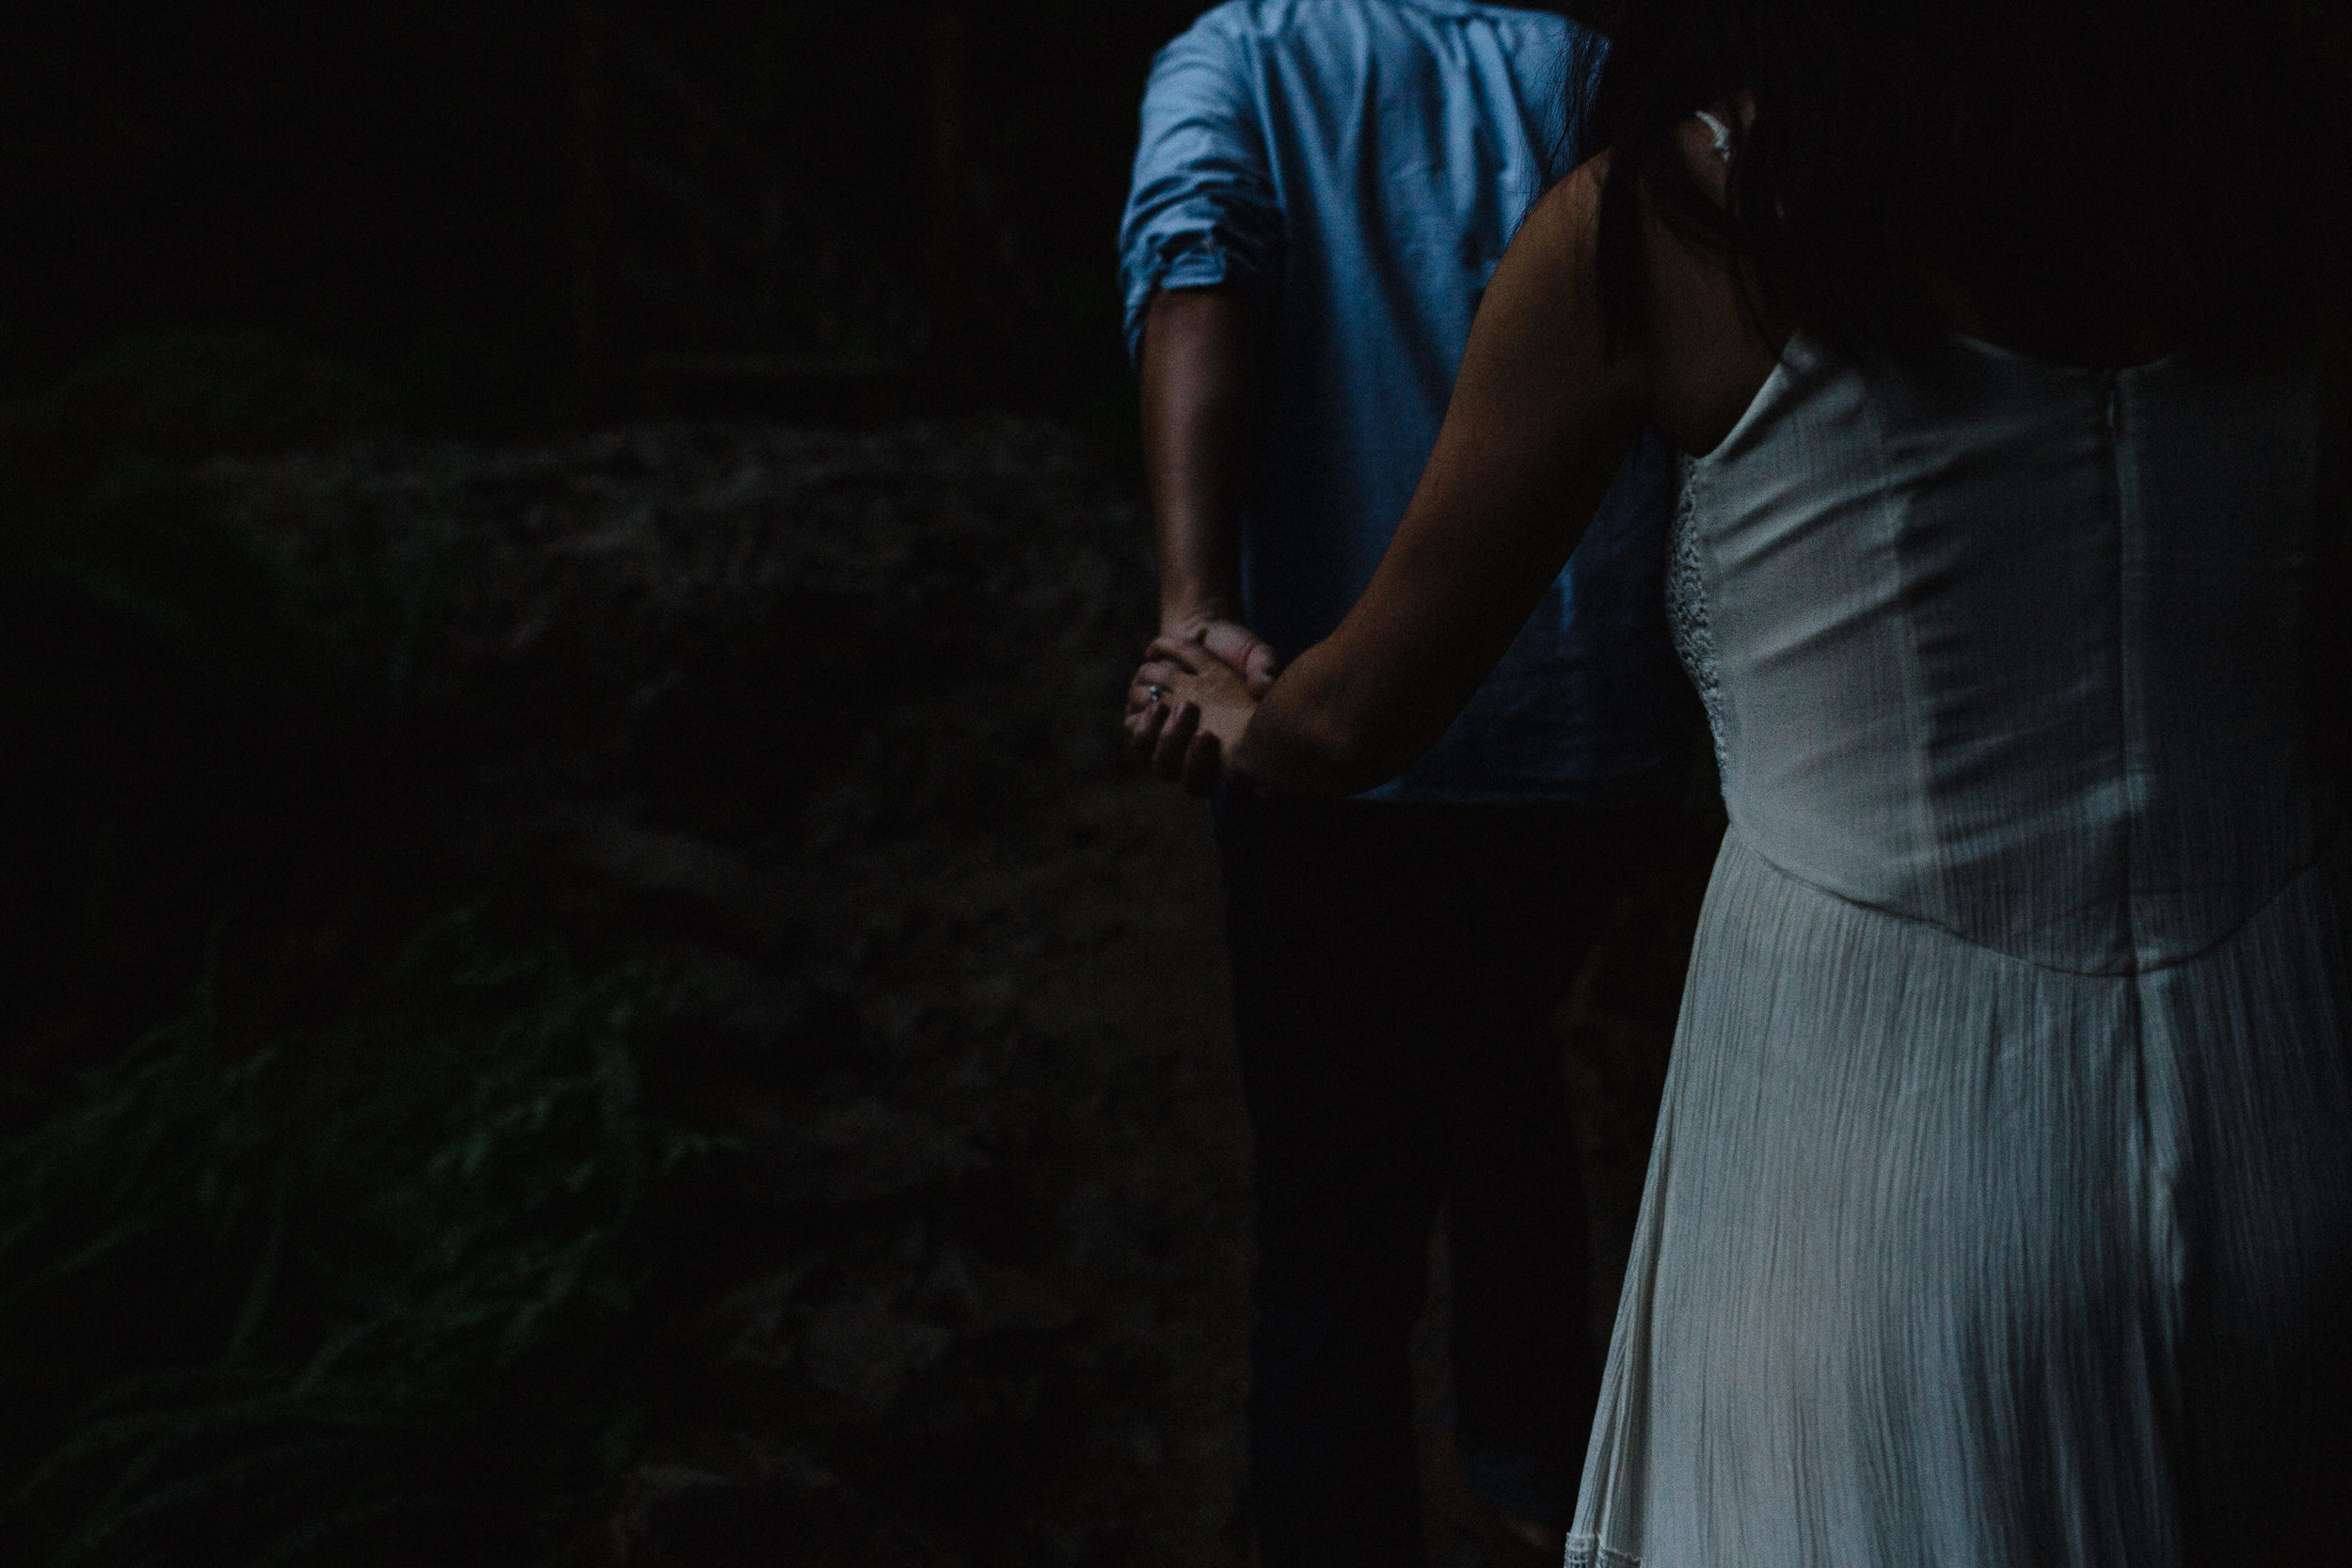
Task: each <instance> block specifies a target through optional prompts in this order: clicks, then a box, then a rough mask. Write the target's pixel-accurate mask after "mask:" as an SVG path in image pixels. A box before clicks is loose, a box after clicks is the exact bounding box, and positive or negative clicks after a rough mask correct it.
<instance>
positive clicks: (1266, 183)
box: [1120, 23, 1282, 355]
mask: <svg viewBox="0 0 2352 1568" xmlns="http://www.w3.org/2000/svg"><path fill="white" fill-rule="evenodd" d="M1281 250H1282V214H1281V206H1280V203H1279V199H1278V198H1277V195H1276V191H1275V185H1274V176H1273V170H1272V165H1271V161H1270V159H1269V158H1268V156H1267V150H1266V141H1265V127H1264V124H1263V119H1262V117H1261V114H1260V111H1259V106H1258V102H1257V98H1256V95H1255V93H1254V91H1253V90H1252V84H1251V81H1250V77H1249V72H1248V68H1247V63H1246V53H1245V51H1244V50H1243V49H1242V48H1241V47H1240V46H1239V44H1238V41H1237V40H1234V39H1233V38H1232V37H1231V36H1230V35H1229V34H1228V33H1227V32H1226V31H1225V30H1223V29H1221V28H1219V27H1216V26H1215V25H1213V24H1208V23H1204V24H1199V25H1196V26H1195V27H1194V28H1193V29H1192V30H1191V31H1190V32H1188V33H1186V34H1184V37H1182V38H1180V39H1178V40H1176V41H1175V42H1173V43H1171V44H1169V45H1168V47H1167V48H1166V49H1164V50H1162V51H1161V52H1160V56H1159V58H1158V59H1157V60H1156V61H1154V62H1153V63H1152V79H1151V84H1150V86H1149V87H1146V88H1145V90H1144V98H1143V136H1142V141H1141V143H1140V145H1139V146H1138V148H1137V150H1136V169H1135V181H1134V183H1133V185H1132V186H1131V188H1130V191H1129V195H1128V198H1127V213H1126V217H1125V219H1124V220H1123V221H1122V222H1121V224H1120V283H1121V284H1122V286H1123V289H1124V293H1125V295H1126V308H1127V309H1126V316H1127V347H1128V352H1129V353H1130V354H1131V355H1132V354H1135V353H1136V351H1137V350H1139V349H1140V347H1141V345H1142V341H1143V325H1144V316H1145V313H1146V312H1147V311H1148V310H1149V309H1151V305H1152V296H1153V295H1154V294H1156V293H1159V292H1160V291H1161V290H1163V289H1198V288H1209V287H1212V286H1214V285H1216V284H1220V283H1249V282H1255V281H1258V280H1261V279H1266V278H1270V277H1274V276H1275V275H1276V274H1278V273H1279V271H1280V268H1281Z"/></svg>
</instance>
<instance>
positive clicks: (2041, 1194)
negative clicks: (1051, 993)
mask: <svg viewBox="0 0 2352 1568" xmlns="http://www.w3.org/2000/svg"><path fill="white" fill-rule="evenodd" d="M2287 9H2288V8H2287V6H2286V5H2285V4H2284V3H2283V0H2251V3H2245V4H2237V5H2233V6H2231V7H2226V8H2225V7H2217V6H2213V5H2211V4H2210V3H2209V0H2208V3H2205V4H2201V5H2199V6H2194V7H2192V6H2189V5H2185V4H2181V3H2179V0H2169V3H2168V0H2155V3H2152V4H2143V5H2138V6H2135V7H2132V8H2129V9H2128V13H2126V12H2125V11H2124V10H2122V8H2116V9H2114V10H2113V11H2112V12H2111V11H2110V9H2109V8H2105V7H2100V6H2095V5H2091V4H2086V3H2083V0H2073V3H2067V0H2041V3H2035V0H1965V3H1963V0H1905V3H1904V4H1900V5H1890V4H1887V3H1886V0H1811V3H1806V0H1652V3H1650V4H1647V5H1642V4H1636V5H1635V6H1633V7H1632V8H1629V17H1628V20H1627V25H1626V29H1625V32H1624V34H1623V35H1622V37H1621V39H1620V40H1619V44H1618V47H1617V50H1616V52H1615V54H1614V55H1613V57H1612V59H1611V60H1610V62H1609V65H1608V69H1607V75H1606V78H1605V85H1604V89H1603V98H1604V102H1603V108H1602V110H1601V112H1600V115H1599V117H1598V121H1597V123H1598V125H1599V133H1598V135H1599V139H1600V144H1601V145H1600V149H1599V155H1598V156H1597V157H1595V158H1594V159H1593V160H1592V161H1591V162H1588V163H1587V164H1586V165H1585V166H1584V167H1583V168H1581V170H1580V171H1579V172H1578V173H1577V174H1576V175H1575V176H1574V177H1573V178H1572V179H1570V180H1569V181H1567V182H1565V183H1564V184H1563V185H1561V186H1560V187H1559V188H1557V189H1555V190H1554V191H1553V192H1551V193H1550V195H1549V196H1548V197H1547V198H1545V199H1544V201H1543V202H1542V203H1541V204H1540V206H1539V207H1538V208H1537V209H1536V211H1535V212H1534V214H1532V215H1531V217H1530V218H1529V220H1528V222H1527V225H1526V227H1525V228H1524V230H1522V232H1521V234H1520V236H1519V238H1518V242H1517V244H1516V245H1514V247H1513V248H1512V250H1511V253H1510V255H1509V257H1508V259H1507V260H1506V261H1504V263H1503V265H1502V270H1501V271H1500V272H1499V273H1498V274H1497V275H1496V277H1495V279H1494V282H1493V285H1492V287H1491V289H1490V291H1489V293H1488V295H1487V298H1486V305H1485V307H1484V309H1483V310H1482V312H1481V315H1480V317H1479V321H1478V325H1477V329H1476V332H1475V335H1474V338H1473V340H1472V342H1471V344H1470V354H1469V357H1468V360H1467V361H1466V363H1465V365H1464V368H1463V372H1462V375H1461V380H1460V382H1459V384H1458V386H1457V388H1456V390H1455V394H1454V405H1453V410H1452V413H1451V415H1450V417H1449V420H1448V423H1447V425H1446V427H1445V433H1444V436H1443V437H1442V438H1441V440H1440V442H1439V444H1438V451H1437V454H1436V456H1435V457H1434V459H1433V460H1432V462H1431V465H1430V467H1429V470H1428V472H1427V475H1426V477H1425V478H1424V479H1423V481H1422V487H1421V490H1420V493H1419V494H1418V496H1417V497H1416V499H1415V500H1414V502H1413V505H1412V509H1411V511H1410V513H1409V514H1408V515H1407V517H1406V521H1405V523H1404V526H1403V528H1402V530H1401V531H1399V533H1398V535H1397V538H1396V543H1395V545H1394V546H1393V548H1392V549H1391V551H1390V554H1389V556H1388V558H1387V561H1386V562H1385V563H1384V564H1383V565H1382V567H1381V569H1380V572H1379V575H1378V577H1377V578H1376V579H1375V581H1374V583H1373V584H1372V586H1371V588H1370V590H1369V591H1368V592H1367V594H1365V596H1364V598H1363V600H1362V601H1361V603H1360V604H1359V606H1358V607H1357V609H1356V610H1355V611H1354V613H1353V614H1352V615H1351V616H1350V617H1349V619H1348V620H1347V622H1346V624H1345V625H1344V626H1342V627H1341V629H1340V630H1339V631H1338V632H1337V633H1336V634H1335V635H1334V636H1333V637H1332V638H1331V639H1330V641H1327V642H1325V643H1323V644H1322V645H1320V646H1318V647H1316V648H1314V649H1312V650H1311V651H1310V652H1309V653H1307V654H1306V655H1304V656H1303V657H1300V658H1299V659H1298V660H1297V662H1296V663H1295V665H1294V666H1293V667H1292V668H1291V669H1290V670H1289V671H1287V672H1285V673H1283V675H1282V677H1281V679H1280V680H1279V682H1278V683H1277V684H1276V685H1275V687H1274V689H1273V690H1272V691H1271V692H1270V693H1269V694H1267V696H1266V697H1265V698H1264V699H1263V703H1260V702H1256V701H1253V700H1252V699H1251V698H1250V697H1249V695H1248V691H1247V690H1246V689H1244V688H1243V686H1242V684H1241V683H1240V681H1239V680H1238V679H1237V678H1235V677H1232V675H1230V674H1229V673H1226V672H1225V671H1224V670H1223V669H1222V668H1221V667H1220V666H1217V665H1216V664H1214V663H1213V662H1209V661H1204V660H1202V659H1200V657H1198V656H1197V653H1195V652H1194V651H1190V650H1187V649H1185V648H1184V647H1181V646H1174V645H1169V646H1163V647H1158V648H1155V650H1154V652H1155V656H1156V657H1157V660H1158V662H1156V663H1154V664H1152V665H1151V666H1149V667H1147V670H1146V671H1145V673H1144V674H1143V676H1141V677H1139V679H1141V680H1143V681H1145V682H1148V683H1149V684H1150V685H1151V686H1156V687H1165V688H1167V689H1168V698H1169V700H1167V701H1162V702H1156V703H1152V704H1150V705H1145V706H1143V707H1142V709H1141V711H1140V712H1138V713H1137V714H1136V717H1135V718H1134V719H1133V720H1132V721H1131V727H1132V729H1133V730H1134V731H1135V733H1136V738H1137V744H1138V746H1139V747H1140V748H1141V749H1142V750H1144V751H1145V752H1149V753H1151V754H1152V755H1153V756H1154V758H1155V760H1156V762H1157V763H1158V765H1159V766H1160V767H1161V768H1162V770H1163V771H1164V772H1166V773H1168V775H1169V776H1176V775H1179V774H1184V775H1186V776H1188V777H1189V778H1190V779H1191V780H1192V781H1193V782H1195V783H1198V782H1199V781H1200V779H1202V778H1204V777H1207V776H1210V775H1212V774H1214V773H1216V772H1217V771H1218V770H1219V769H1220V768H1221V769H1222V770H1223V772H1224V774H1225V776H1226V777H1228V778H1229V779H1233V780H1237V781H1241V782H1243V783H1244V784H1253V783H1254V784H1255V786H1256V787H1261V788H1266V789H1274V790H1281V791H1295V792H1302V793H1315V794H1329V795H1343V794H1349V793H1353V792H1355V791H1358V790H1360V789H1362V788H1365V787H1367V786H1369V785H1371V784H1375V783H1377V782H1378V781H1380V780H1382V779H1385V778H1387V777H1389V776H1391V774H1393V773H1395V772H1396V771H1398V770H1399V769H1400V768H1403V767H1404V766H1405V765H1406V764H1407V763H1409V762H1410V761H1411V760H1412V758H1413V757H1414V756H1415V755H1416V754H1418V752H1420V751H1421V750H1422V748H1423V747H1425V746H1426V745H1428V744H1429V743H1430V742H1431V741H1433V740H1434V739H1435V738H1436V737H1437V736H1438V735H1439V734H1440V733H1441V732H1442V731H1443V729H1444V728H1445V725H1446V723H1447V722H1448V721H1449V720H1450V719H1451V718H1452V716H1453V714H1454V711H1455V710H1456V708H1457V707H1458V706H1459V705H1460V704H1461V703H1462V702H1463V701H1464V700H1465V699H1466V698H1467V697H1468V696H1469V694H1470V691H1471V690H1472V689H1474V688H1475V687H1476V686H1477V684H1478V682H1479V680H1480V678H1481V677H1482V676H1483V675H1484V674H1485V673H1486V670H1487V669H1488V668H1489V667H1490V666H1491V665H1492V663H1493V661H1494V660H1495V658H1496V657H1498V656H1499V655H1500V654H1501V653H1502V650H1503V648H1504V647H1505V646H1506V645H1507V644H1508V643H1509V641H1511V638H1512V636H1513V634H1514V633H1515V632H1516V631H1517V630H1518V627H1519V626H1520V624H1521V622H1522V620H1523V619H1524V618H1525V616H1526V614H1527V613H1528V611H1529V610H1530V608H1531V607H1532V606H1533V605H1534V602H1535V599H1536V597H1537V595H1538V594H1540V593H1541V592H1542V589H1543V586H1544V585H1545V584H1546V583H1549V581H1551V580H1552V578H1553V577H1554V575H1555V574H1556V573H1557V572H1558V570H1559V568H1560V566H1561V564H1562V562H1563V561H1564V560H1565V557H1566V555H1567V553H1568V552H1569V551H1570V550H1571V549H1572V548H1573V547H1574V546H1575V543H1576V540H1577V537H1578V535H1579V533H1580V531H1581V527H1582V524H1583V521H1584V520H1585V519H1587V518H1589V517H1590V516H1591V515H1592V514H1593V512H1594V510H1595V508H1596V506H1597V503H1598V502H1599V500H1600V499H1601V496H1602V494H1603V492H1604V490H1605V489H1606V487H1607V485H1608V483H1609V480H1610V476H1612V475H1613V473H1614V472H1615V470H1616V467H1617V464H1618V462H1619V459H1620V458H1621V457H1622V456H1623V454H1624V453H1625V451H1627V449H1628V448H1629V446H1630V444H1631V443H1632V442H1633V440H1634V439H1635V437H1636V436H1637V434H1638V432H1639V431H1640V430H1641V429H1642V428H1643V427H1644V426H1645V425H1649V426H1654V427H1655V428H1656V429H1658V430H1659V431H1660V432H1661V433H1662V434H1663V435H1664V436H1666V437H1667V438H1668V439H1670V440H1671V441H1673V442H1674V443H1675V444H1676V445H1677V447H1678V448H1680V449H1681V450H1682V451H1684V452H1686V453H1689V454H1691V458H1690V461H1689V462H1688V463H1687V465H1686V470H1685V473H1686V477H1685V488H1684V497H1683V505H1682V515H1681V525H1680V527H1679V529H1678V531H1677V541H1676V547H1675V557H1676V559H1675V562H1674V568H1673V570H1672V571H1671V573H1670V577H1671V578H1673V579H1674V581H1675V584H1676V600H1677V603H1676V606H1675V613H1676V617H1677V624H1678V626H1679V628H1680V630H1681V633H1682V641H1683V646H1684V654H1685V658H1686V661H1688V662H1689V663H1690V664H1691V665H1692V674H1693V677H1694V679H1695V680H1696V681H1697V683H1698V684H1699V686H1700V688H1701V689H1702V691H1703V693H1704V694H1705V695H1706V697H1707V699H1708V709H1709V715H1710V718H1711V720H1712V722H1713V725H1714V729H1715V736H1716V743H1717V747H1718V750H1719V752H1720V754H1721V760H1722V767H1723V777H1724V799H1725V802H1726V804H1727V806H1728V808H1729V812H1730V817H1731V831H1730V832H1729V834H1728V836H1727V838H1726V840H1725V842H1724V849H1723V855H1722V859H1721V862H1720V863H1719V865H1718V867H1717V871H1716V876H1715V880H1714V885H1713V888H1712V891H1711V892H1710V895H1709V898H1708V906H1707V910H1706V913H1705V916H1704V919H1703V923H1702V926H1701V929H1700V933H1699V937H1698V946H1697V950H1696V953H1695V955H1694V959H1693V965H1692V974H1691V981H1690V988H1689V990H1688V993H1687V995H1686V998H1685V1003H1684V1007H1683V1013H1682V1019H1681V1025H1680V1030H1679V1033H1678V1036H1677V1044H1676V1048H1675V1049H1676V1053H1675V1060H1674V1064H1673V1069H1672V1075H1671V1078H1670V1080H1669V1084H1668V1087H1667V1092H1666V1101H1665V1108H1664V1112H1663V1115H1662V1117H1661V1121H1660V1125H1659V1131H1658V1139H1657V1145H1656V1150H1655V1153H1654V1156H1653V1161H1652V1164H1651V1169H1650V1177H1649V1184H1648V1190H1647V1196H1646V1198H1645V1206H1644V1213H1643V1220H1642V1225H1641V1229H1640V1233H1639V1236H1638V1239H1637V1242H1636V1244H1635V1256H1634V1259H1633V1264H1632V1268H1631V1271H1630V1274H1629V1281H1628V1284H1627V1288H1626V1293H1625V1296H1624V1299H1623V1301H1622V1303H1621V1305H1620V1308H1619V1315H1618V1320H1617V1328H1616V1336H1615V1341H1614V1345H1613V1350H1612V1353H1611V1357H1610V1365H1609V1371H1608V1381H1607V1386H1606V1388H1605V1390H1604V1392H1603V1395H1602V1401H1601V1408H1600V1414H1599V1418H1598V1421H1597V1426H1596V1429H1595V1433H1594V1438H1593V1444H1592V1448H1591V1450H1590V1457H1589V1459H1588V1462H1587V1466H1586V1470H1585V1476H1584V1486H1583V1492H1582V1497H1581V1506H1580V1510H1579V1515H1578V1520H1577V1525H1576V1530H1575V1533H1574V1534H1573V1536H1572V1537H1571V1539H1570V1543H1569V1554H1568V1555H1569V1560H1570V1562H1571V1563H1572V1564H1580V1565H1581V1564H1605V1565H1609V1568H1633V1565H1637V1564H1642V1565H1646V1568H1866V1565H1867V1568H1912V1565H1929V1564H1938V1565H1953V1568H1961V1565H1966V1568H2010V1565H2019V1568H2024V1565H2042V1564H2069V1565H2074V1564H2082V1565H2090V1564H2103V1565H2105V1564H2112V1565H2117V1568H2167V1565H2173V1564H2183V1565H2185V1564H2202V1563H2213V1564H2223V1563H2228V1564H2236V1563H2249V1564H2260V1565H2265V1568H2268V1565H2275V1564H2320V1563H2334V1562H2338V1561H2344V1560H2352V1376H2347V1373H2348V1372H2352V1060H2348V1059H2347V1039H2348V1038H2352V984H2348V983H2347V977H2346V958H2347V917H2346V907H2345V900H2344V893H2345V889H2346V886H2347V876H2348V875H2352V868H2347V867H2346V865H2345V850H2344V847H2343V841H2342V835H2341V829H2340V824H2339V819H2338V816H2337V808H2336V803H2335V799H2334V795H2333V791H2332V788H2331V784H2330V780H2329V778H2328V769H2327V768H2324V767H2323V766H2321V764H2320V762H2319V761H2318V760H2317V758H2316V757H2315V755H2314V746H2313V730H2312V712H2313V711H2314V704H2315V702H2316V701H2317V699H2318V698H2319V697H2321V696H2324V695H2328V693H2324V692H2318V691H2314V690H2313V689H2312V682H2311V680H2310V679H2309V678H2308V675H2307V671H2308V670H2309V668H2310V661H2309V660H2307V659H2306V658H2305V657H2303V645H2304V643H2305V642H2306V641H2308V637H2307V633H2306V628H2307V626H2308V623H2309V620H2310V607H2309V599H2310V586H2309V580H2308V579H2309V578H2311V576H2312V570H2311V565H2310V563H2311V561H2312V551H2313V544H2312V541H2313V538H2314V528H2315V519H2314V514H2315V505H2316V502H2315V496H2316V494H2317V490H2318V470H2319V457H2318V447H2319V438H2318V425H2317V419H2316V416H2315V414H2314V400H2313V395H2312V377H2311V373H2310V369H2309V366H2308V363H2307V360H2306V356H2305V354H2304V352H2303V351H2304V346H2305V344H2306V343H2307V342H2308V341H2309V339H2310V337H2311V336H2312V329H2313V328H2312V324H2313V321H2314V313H2315V311H2316V309H2317V302H2318V299H2319V295H2320V293H2321V290H2322V288H2323V286H2324V283H2325V278H2326V274H2327V269H2328V265H2329V264H2330V262H2331V260H2332V247H2333V245H2334V240H2335V236H2336V235H2338V234H2339V233H2340V232H2341V231H2342V230H2341V217H2342V213H2343V205H2344V204H2343V200H2342V190H2341V185H2340V181H2341V180H2342V178H2343V177H2342V176H2341V174H2340V173H2339V172H2338V170H2337V167H2336V166H2337V165H2338V163H2340V162H2341V161H2342V158H2343V155H2344V150H2345V143H2344V140H2343V139H2342V137H2341V134H2340V130H2339V126H2340V124H2341V122H2340V121H2339V120H2337V119H2334V118H2333V115H2334V109H2333V101H2332V99H2331V98H2330V97H2329V95H2328V92H2327V91H2326V90H2325V89H2324V87H2323V86H2322V84H2321V82H2320V80H2319V78H2318V77H2317V76H2316V74H2315V73H2314V72H2313V71H2312V70H2311V69H2310V68H2309V66H2308V64H2307V61H2306V58H2305V56H2304V55H2303V53H2302V52H2301V50H2300V48H2299V46H2298V44H2297V42H2296V40H2295V39H2294V38H2293V37H2292V36H2291V35H2290V31H2289V25H2288V16H2287ZM1573 1331H1574V1330H1573V1326H1572V1325H1570V1324H1565V1323H1564V1324H1563V1325H1562V1332H1564V1333H1568V1332H1573Z"/></svg>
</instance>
